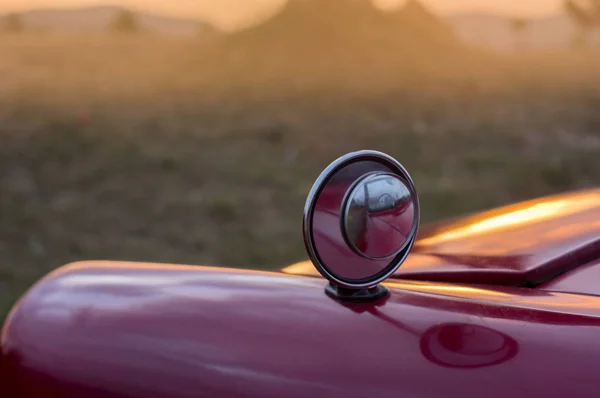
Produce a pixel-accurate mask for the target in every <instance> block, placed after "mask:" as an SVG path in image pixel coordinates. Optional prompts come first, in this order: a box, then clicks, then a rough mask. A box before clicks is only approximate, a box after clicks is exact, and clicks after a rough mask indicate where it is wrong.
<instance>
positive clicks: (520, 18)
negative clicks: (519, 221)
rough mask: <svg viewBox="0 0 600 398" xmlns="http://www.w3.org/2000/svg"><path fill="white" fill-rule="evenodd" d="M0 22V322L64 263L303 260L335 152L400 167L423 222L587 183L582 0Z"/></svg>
mask: <svg viewBox="0 0 600 398" xmlns="http://www.w3.org/2000/svg"><path fill="white" fill-rule="evenodd" d="M115 4H116V5H115ZM50 7H52V8H50ZM0 14H1V15H0V319H2V318H3V315H5V314H6V312H7V311H8V309H9V307H10V306H11V305H12V304H13V303H14V301H15V300H16V299H17V298H18V296H19V295H20V294H22V293H23V292H24V291H25V289H26V288H27V287H29V286H30V285H31V284H32V283H33V282H34V281H35V280H37V279H38V278H40V277H41V276H43V275H44V274H45V273H47V272H49V271H50V270H52V269H53V268H56V267H58V266H60V265H62V264H65V263H68V262H72V261H77V260H84V259H117V260H135V261H151V262H169V263H186V264H202V265H226V266H232V267H247V268H260V269H279V268H282V267H284V266H286V265H289V264H291V263H294V262H297V261H300V260H304V259H305V258H306V256H305V252H304V246H303V243H302V238H301V216H302V208H303V204H304V201H305V199H306V195H307V193H308V191H309V189H310V187H311V185H312V183H313V181H314V180H315V178H316V177H317V176H318V174H319V173H320V172H321V170H322V169H323V168H324V167H325V166H326V165H327V164H329V162H331V161H332V160H334V159H335V158H337V157H338V156H340V155H342V154H344V153H346V152H348V151H352V150H358V149H376V150H381V151H384V152H387V153H389V154H391V155H392V156H394V157H396V158H397V159H399V160H400V161H401V162H402V163H403V164H404V165H405V166H406V167H407V168H408V170H409V171H410V173H411V174H412V176H413V178H414V180H415V183H416V185H417V188H418V191H419V194H420V199H421V203H422V210H421V211H422V216H423V221H425V222H427V221H433V220H439V219H442V218H445V217H450V216H455V215H459V214H463V213H467V212H473V211H477V210H482V209H487V208H490V207H493V206H497V205H501V204H506V203H510V202H514V201H518V200H523V199H528V198H533V197H537V196H541V195H546V194H552V193H557V192H562V191H566V190H573V189H579V188H585V187H590V186H594V185H598V183H599V182H600V173H599V172H598V170H600V29H599V28H600V1H598V0H573V1H567V2H562V1H560V0H558V1H557V0H539V1H536V2H520V1H517V0H514V1H504V0H489V1H487V2H485V3H483V2H480V1H476V0H422V1H415V0H409V1H394V0H387V1H386V0H378V1H373V2H371V1H370V0H287V1H285V0H262V1H259V0H254V1H250V0H227V1H225V0H218V1H217V0H182V1H178V2H167V1H158V0H123V1H122V2H121V3H118V0H112V1H111V2H110V3H107V2H106V1H103V0H98V1H95V2H94V1H91V2H90V1H76V0H71V1H69V0H56V1H51V0H3V1H2V3H1V4H0Z"/></svg>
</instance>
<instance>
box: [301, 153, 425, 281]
mask: <svg viewBox="0 0 600 398" xmlns="http://www.w3.org/2000/svg"><path fill="white" fill-rule="evenodd" d="M359 161H375V162H378V163H381V164H382V165H384V166H386V167H387V168H389V169H390V170H391V171H392V173H393V174H396V175H398V176H399V177H400V178H402V179H403V180H404V181H406V182H407V185H408V188H409V190H410V192H411V195H412V196H413V203H414V208H415V210H414V211H415V218H414V222H413V227H412V229H411V233H410V235H409V237H408V239H407V243H406V244H405V246H404V247H403V248H402V249H401V250H400V251H399V252H398V254H397V255H396V256H395V257H394V258H393V259H392V260H390V263H389V264H388V265H387V266H386V267H385V268H384V269H383V270H381V271H380V272H378V273H377V274H375V275H373V276H371V277H368V278H363V279H358V280H357V279H345V278H341V277H339V276H337V275H335V274H334V273H333V272H331V271H330V270H329V269H328V267H327V265H326V264H324V263H323V262H322V261H321V259H320V257H319V254H318V252H317V250H316V247H315V242H314V239H313V235H312V222H313V215H314V210H315V206H316V203H317V199H318V198H319V195H320V193H321V191H322V190H323V188H324V187H325V186H326V185H327V182H329V180H330V179H331V177H332V176H334V175H335V173H336V172H337V171H339V170H340V169H342V168H343V167H345V166H347V165H349V164H351V163H355V162H359ZM359 179H360V177H359ZM340 205H341V204H340ZM419 219H420V210H419V197H418V195H417V191H416V188H415V185H414V182H413V180H412V178H411V177H410V174H408V171H406V169H405V168H404V166H402V164H400V163H399V162H398V161H397V160H396V159H394V158H393V157H391V156H389V155H387V154H385V153H383V152H379V151H373V150H362V151H356V152H351V153H348V154H346V155H344V156H341V157H339V158H338V159H336V160H334V161H333V162H332V163H331V164H330V165H329V166H327V167H326V168H325V170H323V172H321V174H320V175H319V177H318V178H317V179H316V181H315V183H314V184H313V186H312V188H311V190H310V192H309V194H308V197H307V200H306V204H305V205H304V217H303V220H302V229H303V237H304V245H305V247H306V251H307V253H308V256H309V258H310V260H311V262H312V263H313V265H314V266H315V268H316V269H317V271H319V273H320V274H321V275H322V276H323V277H324V278H326V279H328V280H329V281H330V282H331V283H333V284H335V285H337V286H341V287H344V288H348V289H363V288H368V287H372V286H375V285H377V284H379V283H381V282H383V281H384V280H386V279H387V278H389V277H390V276H391V275H392V274H393V273H394V272H396V270H398V268H399V267H400V266H401V265H402V263H403V262H404V261H405V260H406V257H407V256H408V254H409V253H410V251H411V249H412V246H413V244H414V242H415V239H416V236H417V232H418V228H419Z"/></svg>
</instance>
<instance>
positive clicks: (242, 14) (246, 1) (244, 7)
mask: <svg viewBox="0 0 600 398" xmlns="http://www.w3.org/2000/svg"><path fill="white" fill-rule="evenodd" d="M285 1H286V0H179V1H177V2H167V1H164V0H117V1H115V0H3V1H2V4H0V12H6V11H21V10H27V9H34V8H61V7H87V6H95V5H115V4H120V5H123V6H126V7H132V8H136V9H140V10H143V11H149V12H155V13H161V14H165V15H170V16H176V17H188V18H202V19H207V20H209V21H210V22H212V23H214V24H216V25H218V26H220V27H223V28H235V27H237V26H240V25H245V24H247V23H252V22H253V21H255V20H260V19H263V18H265V17H266V16H269V15H271V14H272V13H274V12H276V11H277V9H278V8H279V7H281V6H282V5H283V4H284V3H285ZM373 1H374V3H375V4H376V5H377V6H379V7H381V8H384V9H390V8H395V7H397V6H399V5H401V4H403V3H404V0H373ZM423 3H424V4H426V5H427V6H428V7H430V8H431V9H432V10H433V11H435V12H437V13H439V14H452V13H459V12H491V13H498V14H504V15H519V16H526V17H538V16H546V15H549V14H553V13H556V12H558V11H559V8H558V4H559V3H558V2H556V1H555V0H536V1H528V2H520V1H515V0H513V1H502V0H486V1H479V0H423Z"/></svg>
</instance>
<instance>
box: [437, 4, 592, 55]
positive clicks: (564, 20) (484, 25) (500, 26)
mask: <svg viewBox="0 0 600 398" xmlns="http://www.w3.org/2000/svg"><path fill="white" fill-rule="evenodd" d="M446 21H447V22H448V23H449V24H450V25H451V26H452V27H453V28H454V31H455V32H456V34H457V35H458V36H459V37H460V38H461V39H463V40H464V41H465V42H467V43H469V44H473V45H476V46H480V47H485V48H489V49H493V50H500V51H511V50H514V49H515V32H514V31H513V29H512V26H511V21H512V19H511V18H510V17H506V16H501V15H495V14H486V13H465V14H457V15H453V16H450V17H447V18H446ZM577 29H578V27H577V25H575V24H574V23H573V21H572V20H571V19H570V18H569V17H568V16H567V15H566V14H557V15H553V16H549V17H545V18H537V19H531V20H529V21H528V22H527V27H526V29H525V30H524V31H523V39H524V40H523V41H524V45H525V46H526V47H527V48H528V49H530V50H556V49H564V48H567V47H569V46H570V45H571V43H572V39H573V37H574V36H575V35H576V34H577ZM590 40H591V41H592V42H595V43H600V32H595V33H594V34H593V35H592V36H591V37H590Z"/></svg>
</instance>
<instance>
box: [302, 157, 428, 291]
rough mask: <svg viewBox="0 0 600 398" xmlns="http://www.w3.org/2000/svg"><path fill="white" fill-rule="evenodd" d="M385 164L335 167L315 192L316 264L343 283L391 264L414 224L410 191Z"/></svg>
mask: <svg viewBox="0 0 600 398" xmlns="http://www.w3.org/2000/svg"><path fill="white" fill-rule="evenodd" d="M408 186H409V185H408V184H407V183H406V182H405V181H404V180H402V179H401V178H400V177H398V176H397V175H396V173H394V171H393V170H392V169H391V168H390V167H388V165H386V164H385V163H383V162H378V161H374V160H362V159H360V160H357V161H355V162H352V163H348V164H345V165H344V166H342V167H340V168H338V169H337V170H335V171H334V172H332V174H331V175H330V177H329V178H328V179H327V180H326V181H324V182H323V186H322V189H321V190H320V191H318V192H317V193H316V198H315V205H314V210H313V212H312V215H311V216H312V219H311V223H310V228H311V231H310V232H311V233H310V234H311V237H312V243H313V244H314V248H315V254H316V256H318V259H319V260H320V261H319V263H320V264H321V265H322V267H323V268H326V270H327V272H329V273H330V274H331V275H333V276H334V277H336V278H337V279H339V280H341V281H344V282H346V283H348V284H349V285H350V284H354V283H358V282H363V281H368V280H370V279H371V278H374V277H376V276H377V275H381V274H382V273H385V271H386V270H387V269H389V268H393V267H394V264H397V263H398V261H400V260H399V259H398V261H396V259H397V255H398V253H399V252H400V251H401V250H403V247H406V246H407V244H408V243H409V241H410V237H412V236H414V235H415V234H416V230H417V227H418V215H417V211H418V204H416V202H415V200H416V198H415V197H414V193H413V192H414V190H412V191H411V190H410V189H409V188H408Z"/></svg>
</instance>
